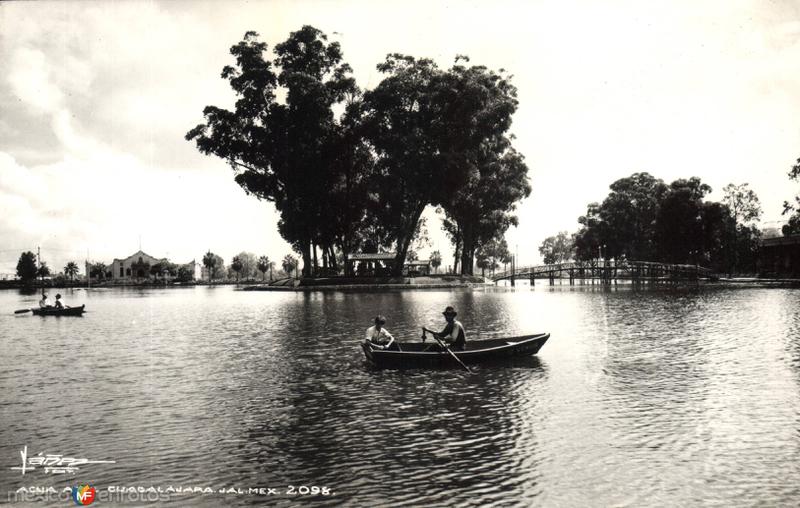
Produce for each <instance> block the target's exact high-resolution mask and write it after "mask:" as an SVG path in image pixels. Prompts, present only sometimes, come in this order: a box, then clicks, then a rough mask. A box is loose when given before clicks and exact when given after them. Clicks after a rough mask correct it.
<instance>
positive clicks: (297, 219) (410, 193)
mask: <svg viewBox="0 0 800 508" xmlns="http://www.w3.org/2000/svg"><path fill="white" fill-rule="evenodd" d="M230 51H231V54H232V55H233V57H234V59H235V64H234V65H228V66H225V67H224V68H223V71H222V77H223V78H224V79H226V80H227V81H228V82H229V84H230V86H231V88H232V90H233V91H234V93H235V95H236V97H237V100H236V103H235V108H234V109H233V110H227V109H223V108H219V107H216V106H207V107H206V108H205V109H204V111H203V113H204V116H205V122H204V123H201V124H199V125H197V126H196V127H195V128H194V129H192V130H190V131H189V132H188V133H187V134H186V138H187V140H192V141H194V142H195V144H196V146H197V148H198V150H200V151H201V152H202V153H204V154H207V155H215V156H218V157H220V158H222V159H224V160H225V161H226V162H227V163H228V164H230V166H231V167H232V168H233V171H234V179H235V180H236V182H237V183H238V184H239V185H240V186H242V188H243V189H244V190H245V191H246V192H247V193H248V194H252V195H254V196H256V197H258V198H259V199H263V200H267V201H270V202H273V203H274V204H275V207H276V209H277V211H278V212H279V214H280V220H279V223H278V230H279V232H280V234H281V235H282V236H283V238H284V239H286V240H287V241H288V242H289V243H290V244H291V245H292V247H293V248H294V249H295V250H296V251H297V252H299V253H300V254H301V255H302V257H303V274H304V275H306V276H307V275H310V274H311V268H312V266H313V267H314V268H316V267H317V266H318V260H317V249H318V248H320V249H321V250H322V262H323V266H331V267H333V268H336V267H337V265H338V263H339V261H338V256H337V253H336V250H338V251H339V252H340V253H341V254H342V255H343V257H344V259H345V261H346V256H347V255H348V254H350V253H354V252H358V251H361V252H376V251H378V250H384V249H390V248H394V250H395V251H396V253H397V256H396V259H395V263H394V272H395V273H399V272H400V271H401V270H402V266H403V262H404V261H405V259H406V257H407V254H408V252H409V248H410V246H411V243H412V242H413V241H414V238H415V237H416V235H417V234H418V231H419V230H418V228H419V225H420V218H421V216H422V212H423V210H424V209H425V207H426V206H428V205H433V206H441V208H442V209H443V210H444V211H445V213H446V214H447V217H448V219H449V220H451V221H452V222H453V223H454V224H457V227H458V231H459V232H458V234H457V235H456V236H457V238H454V241H456V242H458V244H459V245H460V246H461V248H460V252H461V256H462V271H463V272H464V273H471V271H472V264H473V258H474V253H475V250H476V249H477V248H478V247H479V245H481V243H484V242H487V241H489V240H490V239H491V238H493V237H496V236H498V235H502V234H503V233H504V232H505V230H506V229H507V228H508V227H509V226H510V225H513V224H516V217H514V216H513V215H512V214H511V212H512V211H513V209H514V206H515V205H514V204H515V203H516V202H517V201H518V200H519V199H521V198H523V197H525V196H528V195H529V194H530V185H529V183H528V177H527V166H525V163H524V160H523V157H522V155H521V154H519V153H518V152H516V151H515V150H514V148H513V146H512V138H511V136H509V135H508V130H509V128H510V125H511V116H512V114H513V113H514V112H515V111H516V108H517V98H516V89H515V88H514V86H513V85H511V83H510V78H509V77H508V76H506V75H505V74H504V72H503V71H500V72H494V71H491V70H489V69H487V68H486V67H482V66H467V65H464V64H463V63H461V62H462V61H467V59H466V58H465V57H458V58H457V59H456V62H455V64H454V65H453V66H452V67H451V68H449V69H446V70H443V69H440V68H439V67H438V66H437V65H436V64H435V63H434V62H433V61H432V60H430V59H426V58H415V57H412V56H408V55H402V54H390V55H388V56H387V57H386V59H385V60H384V61H383V62H382V63H380V64H379V65H378V66H377V68H378V70H379V72H380V73H381V74H382V76H383V78H382V80H381V81H380V83H378V84H377V85H376V86H375V88H374V89H372V90H368V91H365V92H362V91H361V90H360V89H359V88H358V87H357V86H356V83H355V80H354V79H353V78H352V77H351V75H350V74H351V69H350V67H349V65H348V64H347V63H345V62H344V59H343V53H342V51H341V47H340V45H339V43H337V42H329V41H328V40H327V37H326V35H325V34H324V33H322V32H321V31H320V30H318V29H316V28H314V27H311V26H303V27H302V28H301V29H300V30H298V31H296V32H292V33H291V34H290V35H289V37H288V39H287V40H286V41H284V42H282V43H280V44H277V45H276V46H275V48H274V50H273V52H272V53H273V55H272V56H270V55H269V54H268V47H267V45H266V43H263V42H261V41H259V38H258V34H257V33H256V32H253V31H250V32H247V33H246V34H245V36H244V38H243V40H242V41H241V42H239V43H238V44H236V45H234V46H233V47H232V48H231V50H230Z"/></svg>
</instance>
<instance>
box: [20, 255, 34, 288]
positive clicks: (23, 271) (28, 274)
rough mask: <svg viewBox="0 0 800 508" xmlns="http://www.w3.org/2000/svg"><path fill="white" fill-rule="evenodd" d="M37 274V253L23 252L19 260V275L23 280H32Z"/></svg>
mask: <svg viewBox="0 0 800 508" xmlns="http://www.w3.org/2000/svg"><path fill="white" fill-rule="evenodd" d="M36 275H37V268H36V254H34V253H33V252H31V251H27V252H23V253H22V254H20V256H19V260H18V261H17V277H19V278H20V279H22V281H23V282H31V281H32V280H34V279H35V278H36Z"/></svg>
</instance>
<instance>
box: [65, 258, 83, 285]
mask: <svg viewBox="0 0 800 508" xmlns="http://www.w3.org/2000/svg"><path fill="white" fill-rule="evenodd" d="M78 272H80V269H79V268H78V265H77V264H76V263H75V261H70V262H69V263H67V264H66V266H64V275H66V276H67V277H69V280H70V281H73V280H75V276H76V275H78Z"/></svg>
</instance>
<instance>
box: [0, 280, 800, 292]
mask: <svg viewBox="0 0 800 508" xmlns="http://www.w3.org/2000/svg"><path fill="white" fill-rule="evenodd" d="M451 277H454V278H455V277H458V276H451ZM477 279H479V278H478V277H464V278H459V279H458V280H446V281H442V282H434V281H432V280H430V279H426V280H421V281H419V282H417V281H415V280H414V279H405V280H403V279H400V280H397V279H395V280H391V281H371V282H358V281H353V280H352V279H350V280H349V281H348V282H345V283H336V281H335V280H332V279H312V280H308V279H305V280H303V279H299V280H298V279H292V280H284V281H283V282H284V283H283V284H274V283H273V284H269V283H263V282H239V283H237V282H215V283H213V284H210V283H207V282H187V283H180V284H158V283H117V284H103V283H100V284H92V285H91V286H90V287H87V286H86V284H59V285H47V284H45V285H42V284H33V285H31V284H27V285H26V284H23V283H21V282H20V281H0V290H11V289H15V290H27V291H32V292H36V291H39V290H41V289H45V290H58V289H73V290H75V289H78V290H80V289H83V290H91V289H113V288H142V289H183V288H193V287H196V286H208V287H215V286H234V289H236V290H238V291H283V292H286V291H300V292H309V291H343V290H359V291H364V290H404V291H408V290H431V289H474V288H492V287H497V288H513V287H515V286H511V285H510V284H503V285H497V284H495V283H494V282H491V281H485V282H480V281H478V280H477ZM544 280H546V279H544ZM556 280H559V279H556ZM564 280H566V279H564ZM537 286H538V287H541V288H549V287H573V288H579V287H595V288H598V287H603V286H606V287H617V286H622V287H628V286H632V284H630V281H620V283H618V284H615V283H612V284H581V285H573V286H568V285H566V284H560V283H559V284H555V285H552V286H551V285H548V284H542V285H540V286H539V285H537ZM669 286H674V287H703V288H717V289H722V288H731V289H740V288H763V289H771V288H800V279H794V278H782V277H774V278H768V279H767V278H763V279H761V278H757V277H734V278H731V279H718V280H714V281H699V283H693V282H687V281H680V282H678V283H670V282H666V283H657V284H643V285H640V286H639V287H652V288H663V287H669ZM516 287H523V288H524V287H528V288H530V287H531V286H530V284H529V283H528V282H527V281H526V283H524V284H520V285H518V286H516Z"/></svg>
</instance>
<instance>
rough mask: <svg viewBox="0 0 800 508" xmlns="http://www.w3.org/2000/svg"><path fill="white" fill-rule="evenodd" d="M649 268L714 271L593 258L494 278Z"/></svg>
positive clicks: (527, 268) (522, 269)
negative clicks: (576, 271)
mask: <svg viewBox="0 0 800 508" xmlns="http://www.w3.org/2000/svg"><path fill="white" fill-rule="evenodd" d="M641 268H649V269H651V270H653V271H663V272H672V273H675V272H683V273H686V274H692V275H695V276H698V277H700V276H711V275H712V274H713V273H714V272H713V271H712V270H710V269H709V268H705V267H702V266H699V265H687V264H675V263H659V262H656V261H634V260H614V259H609V260H591V261H569V262H567V263H556V264H547V265H533V266H520V267H517V268H515V269H513V270H505V271H503V272H497V273H495V274H494V275H492V277H491V278H492V280H494V281H498V280H503V279H508V278H510V277H512V276H514V277H515V278H516V277H521V278H522V277H530V276H531V275H533V276H534V277H535V276H537V275H545V274H555V273H559V274H561V273H564V272H568V271H570V270H573V271H574V270H635V269H641Z"/></svg>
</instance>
